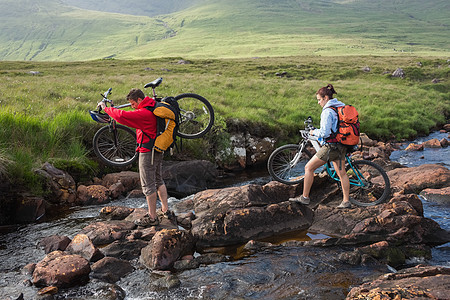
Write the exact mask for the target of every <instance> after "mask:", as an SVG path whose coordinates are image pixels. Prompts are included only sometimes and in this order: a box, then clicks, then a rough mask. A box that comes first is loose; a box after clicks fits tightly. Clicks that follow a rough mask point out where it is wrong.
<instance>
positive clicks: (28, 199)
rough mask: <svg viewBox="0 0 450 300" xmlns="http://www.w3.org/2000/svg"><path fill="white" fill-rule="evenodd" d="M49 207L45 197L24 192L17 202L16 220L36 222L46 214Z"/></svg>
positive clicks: (18, 221)
mask: <svg viewBox="0 0 450 300" xmlns="http://www.w3.org/2000/svg"><path fill="white" fill-rule="evenodd" d="M47 207H48V205H47V203H46V201H45V200H44V198H41V197H36V196H30V195H26V194H22V195H21V196H20V201H18V202H17V206H16V211H15V222H17V223H30V222H35V221H37V220H39V219H41V218H42V217H44V216H45V214H46V212H47Z"/></svg>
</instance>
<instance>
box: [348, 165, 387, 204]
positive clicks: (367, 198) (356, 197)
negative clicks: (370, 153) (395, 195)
mask: <svg viewBox="0 0 450 300" xmlns="http://www.w3.org/2000/svg"><path fill="white" fill-rule="evenodd" d="M352 165H353V169H352V168H351V167H350V165H348V166H347V174H348V177H349V179H350V202H352V203H353V204H356V205H359V206H372V205H377V204H380V203H382V202H383V201H385V200H386V199H387V198H388V197H389V195H390V193H391V184H390V182H389V177H388V176H387V174H386V172H385V171H384V170H383V169H382V168H381V167H380V166H379V165H377V164H375V163H373V162H371V161H368V160H357V161H354V162H352Z"/></svg>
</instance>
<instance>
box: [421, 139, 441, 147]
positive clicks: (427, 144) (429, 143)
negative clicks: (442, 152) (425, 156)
mask: <svg viewBox="0 0 450 300" xmlns="http://www.w3.org/2000/svg"><path fill="white" fill-rule="evenodd" d="M423 147H424V148H441V147H442V146H441V142H440V141H439V140H438V139H431V140H428V141H425V142H423Z"/></svg>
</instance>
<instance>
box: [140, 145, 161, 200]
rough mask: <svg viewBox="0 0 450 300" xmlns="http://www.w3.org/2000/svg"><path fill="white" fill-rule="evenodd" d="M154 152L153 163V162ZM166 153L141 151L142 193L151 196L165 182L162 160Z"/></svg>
mask: <svg viewBox="0 0 450 300" xmlns="http://www.w3.org/2000/svg"><path fill="white" fill-rule="evenodd" d="M152 152H153V164H152ZM163 156H164V153H162V152H158V151H150V152H141V153H139V176H140V178H141V186H142V193H143V194H144V195H145V196H150V195H151V194H153V193H155V192H156V191H157V190H158V187H160V186H161V185H163V184H164V180H163V178H162V161H163Z"/></svg>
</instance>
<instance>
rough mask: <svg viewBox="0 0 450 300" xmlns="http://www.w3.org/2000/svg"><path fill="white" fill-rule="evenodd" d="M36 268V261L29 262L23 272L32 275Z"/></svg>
mask: <svg viewBox="0 0 450 300" xmlns="http://www.w3.org/2000/svg"><path fill="white" fill-rule="evenodd" d="M35 268H36V264H35V263H29V264H27V265H26V266H25V267H23V268H22V274H24V275H30V276H31V275H33V272H34V269H35Z"/></svg>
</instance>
